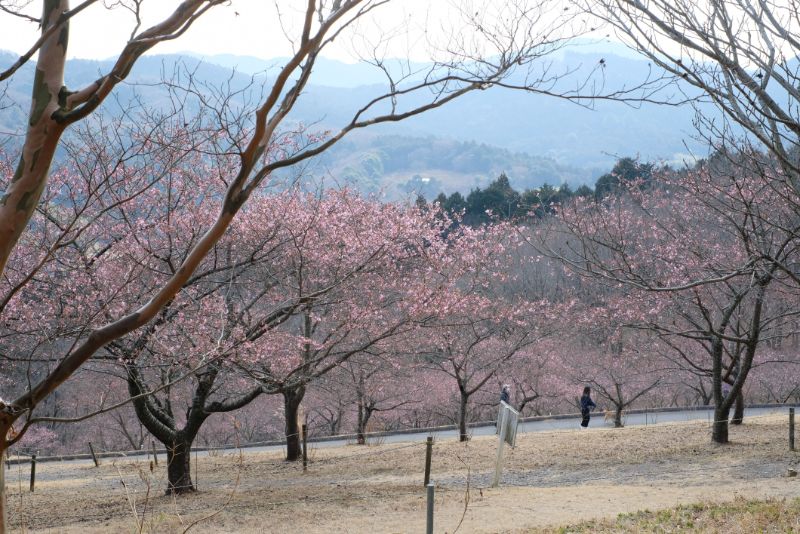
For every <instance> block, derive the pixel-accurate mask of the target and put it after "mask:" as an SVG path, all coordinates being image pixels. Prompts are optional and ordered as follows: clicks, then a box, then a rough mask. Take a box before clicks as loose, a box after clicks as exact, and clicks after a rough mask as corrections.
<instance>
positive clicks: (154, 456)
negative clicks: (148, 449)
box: [150, 440, 158, 466]
mask: <svg viewBox="0 0 800 534" xmlns="http://www.w3.org/2000/svg"><path fill="white" fill-rule="evenodd" d="M150 444H151V445H152V446H153V461H154V462H155V463H156V466H158V456H156V441H155V440H151V441H150Z"/></svg>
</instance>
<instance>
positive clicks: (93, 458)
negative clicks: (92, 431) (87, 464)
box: [89, 441, 100, 467]
mask: <svg viewBox="0 0 800 534" xmlns="http://www.w3.org/2000/svg"><path fill="white" fill-rule="evenodd" d="M89 452H91V453H92V460H94V466H95V467H100V462H98V461H97V455H96V454H95V453H94V447H92V442H91V441H90V442H89Z"/></svg>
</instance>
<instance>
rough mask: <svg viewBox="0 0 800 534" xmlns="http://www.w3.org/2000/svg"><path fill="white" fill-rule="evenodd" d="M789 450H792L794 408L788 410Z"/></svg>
mask: <svg viewBox="0 0 800 534" xmlns="http://www.w3.org/2000/svg"><path fill="white" fill-rule="evenodd" d="M789 450H790V451H793V450H794V408H789Z"/></svg>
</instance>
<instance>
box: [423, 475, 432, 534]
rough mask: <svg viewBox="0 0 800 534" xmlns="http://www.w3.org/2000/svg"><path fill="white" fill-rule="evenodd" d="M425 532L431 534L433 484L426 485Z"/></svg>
mask: <svg viewBox="0 0 800 534" xmlns="http://www.w3.org/2000/svg"><path fill="white" fill-rule="evenodd" d="M425 532H426V533H427V534H433V482H431V483H430V484H428V521H427V528H426V529H425Z"/></svg>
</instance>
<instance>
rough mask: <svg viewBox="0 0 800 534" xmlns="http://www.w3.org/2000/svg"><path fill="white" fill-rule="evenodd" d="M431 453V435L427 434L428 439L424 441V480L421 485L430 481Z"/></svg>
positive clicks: (425, 484)
mask: <svg viewBox="0 0 800 534" xmlns="http://www.w3.org/2000/svg"><path fill="white" fill-rule="evenodd" d="M432 454H433V436H428V441H427V442H426V443H425V482H424V483H423V486H427V485H428V483H429V482H430V481H431V455H432Z"/></svg>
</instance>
